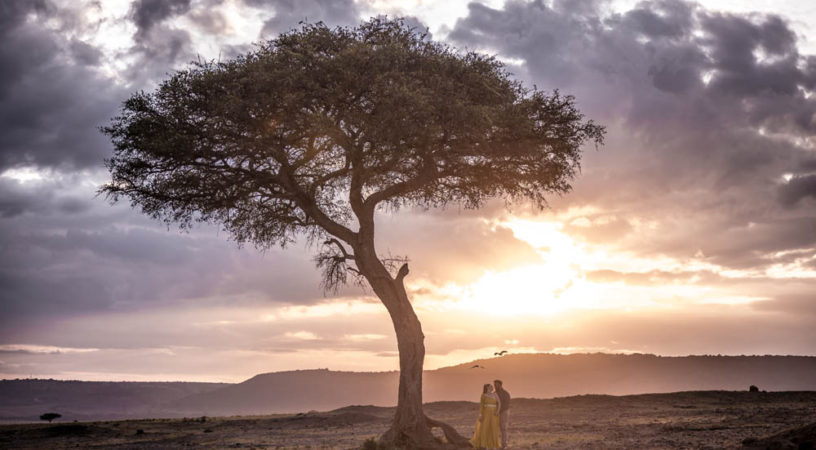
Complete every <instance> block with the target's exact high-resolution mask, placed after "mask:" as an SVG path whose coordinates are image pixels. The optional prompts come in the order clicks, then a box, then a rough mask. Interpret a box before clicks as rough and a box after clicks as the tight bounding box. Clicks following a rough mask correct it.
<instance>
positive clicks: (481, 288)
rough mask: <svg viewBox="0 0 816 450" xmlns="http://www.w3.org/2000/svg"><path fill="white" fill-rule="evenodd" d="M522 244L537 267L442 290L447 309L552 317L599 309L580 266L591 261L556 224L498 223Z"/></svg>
mask: <svg viewBox="0 0 816 450" xmlns="http://www.w3.org/2000/svg"><path fill="white" fill-rule="evenodd" d="M496 226H500V227H505V228H509V229H510V230H512V232H513V234H514V235H515V237H516V238H517V239H519V240H522V241H524V242H527V243H528V244H530V245H531V246H532V247H533V248H535V249H536V251H537V252H538V253H539V255H540V256H541V262H538V263H535V264H529V265H524V266H519V267H514V268H512V269H509V270H504V271H486V272H484V273H483V274H482V275H481V276H480V277H479V278H478V279H476V280H475V281H473V282H472V283H470V284H467V285H457V284H449V285H447V286H445V287H444V288H443V289H442V292H443V293H444V297H446V298H448V299H451V300H450V301H448V302H447V307H448V308H451V309H458V310H464V311H469V312H480V313H486V314H490V315H502V316H522V315H540V316H552V315H557V314H559V313H562V312H565V311H568V310H574V309H594V308H597V307H599V304H598V302H599V298H601V297H602V293H601V292H600V290H601V289H602V288H601V286H599V285H598V284H596V283H593V282H591V281H589V280H587V279H586V277H585V275H584V270H583V264H584V263H586V262H587V260H588V259H589V258H591V255H589V254H588V253H587V251H586V250H585V249H584V248H583V247H582V246H581V245H579V243H577V242H576V241H575V240H573V239H572V238H571V237H570V236H569V235H568V234H566V233H565V232H563V231H562V225H561V224H560V223H555V222H537V221H529V220H521V219H512V220H508V221H504V222H500V223H497V224H496Z"/></svg>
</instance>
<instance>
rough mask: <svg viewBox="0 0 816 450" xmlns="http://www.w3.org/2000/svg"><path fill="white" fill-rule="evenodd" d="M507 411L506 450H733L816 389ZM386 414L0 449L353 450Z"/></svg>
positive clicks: (171, 424)
mask: <svg viewBox="0 0 816 450" xmlns="http://www.w3.org/2000/svg"><path fill="white" fill-rule="evenodd" d="M512 405H513V406H512V410H511V424H510V431H509V437H510V447H511V448H513V449H585V448H593V449H596V448H609V449H647V448H648V449H676V448H683V449H686V448H695V449H719V448H740V447H742V445H743V442H745V443H751V442H756V440H757V439H761V438H763V437H766V436H770V435H773V434H776V433H781V432H784V431H785V430H788V429H791V428H795V427H801V426H804V425H806V424H812V423H816V392H769V393H763V392H759V393H749V392H720V391H716V392H681V393H673V394H647V395H634V396H622V397H614V396H600V395H586V396H576V397H566V398H556V399H548V400H536V399H514V400H513V404H512ZM477 409H478V408H477V405H476V404H475V403H469V402H437V403H431V404H428V405H426V413H427V414H428V415H429V416H431V417H434V418H436V419H440V420H444V421H446V422H448V423H450V424H451V425H453V426H455V427H456V428H457V429H458V430H459V432H460V433H462V434H463V435H465V436H468V437H469V436H470V434H472V432H473V425H474V423H475V420H476V417H477V415H478V413H477ZM392 413H393V409H391V408H379V407H372V406H350V407H346V408H341V409H339V410H335V411H331V412H308V413H299V414H292V415H273V416H252V417H248V416H238V417H214V418H210V417H207V418H188V419H144V420H123V421H104V422H78V423H73V422H72V423H56V422H55V423H54V424H46V423H38V424H16V425H2V426H0V448H4V449H17V448H25V449H34V448H36V449H41V448H52V449H59V448H118V449H126V448H127V449H131V448H132V449H176V448H210V449H214V448H248V449H249V448H254V449H352V448H360V447H361V446H362V445H363V443H364V442H365V441H366V440H367V439H370V438H375V437H376V436H378V435H379V434H380V433H382V432H383V431H385V429H386V428H387V427H388V423H389V418H390V416H391V414H392ZM440 436H441V433H440ZM779 448H782V447H779ZM793 448H796V447H793Z"/></svg>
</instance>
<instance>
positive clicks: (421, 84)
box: [100, 18, 604, 448]
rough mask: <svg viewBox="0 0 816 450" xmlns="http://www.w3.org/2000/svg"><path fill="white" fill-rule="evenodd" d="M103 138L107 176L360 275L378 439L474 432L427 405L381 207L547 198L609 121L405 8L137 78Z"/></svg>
mask: <svg viewBox="0 0 816 450" xmlns="http://www.w3.org/2000/svg"><path fill="white" fill-rule="evenodd" d="M102 130H103V132H105V133H106V134H107V135H109V136H110V138H111V139H112V141H113V143H114V147H115V149H114V153H113V156H112V157H111V158H110V159H109V160H107V162H106V164H107V167H108V169H109V171H110V174H111V180H110V182H109V183H107V184H105V185H104V186H103V187H101V189H100V191H101V192H103V193H105V194H106V195H107V196H108V198H109V199H110V200H111V201H112V202H116V201H118V200H120V199H121V198H123V197H124V198H128V199H129V200H130V201H131V205H132V206H134V207H139V208H141V210H142V211H143V212H144V213H146V214H147V215H149V216H152V217H154V218H158V219H163V220H165V221H167V222H168V223H178V224H179V225H180V226H181V227H182V228H188V227H190V226H191V225H192V224H193V223H194V222H197V221H201V222H210V223H216V224H219V225H220V226H222V227H223V228H224V229H225V230H226V231H227V232H228V233H229V234H230V235H231V237H232V238H234V239H235V240H236V241H238V242H239V243H244V242H249V243H252V244H254V245H256V246H258V247H262V248H264V247H270V246H274V245H285V244H287V243H289V242H291V241H293V240H294V239H296V238H297V237H298V236H302V235H306V236H308V237H309V238H310V239H311V240H312V242H313V243H317V244H318V245H317V246H316V247H317V248H318V255H317V257H316V261H317V265H318V266H319V267H320V268H321V269H322V270H323V275H324V284H325V286H326V287H327V288H332V287H335V286H337V285H339V284H342V283H345V282H347V281H348V280H349V278H350V277H352V276H354V277H359V279H360V280H362V281H363V282H364V283H366V284H367V285H368V286H370V288H371V289H372V290H373V292H374V293H375V294H376V295H377V297H378V298H379V299H380V300H381V301H382V303H383V305H385V307H386V309H387V310H388V312H389V314H390V317H391V320H392V322H393V326H394V330H395V332H396V335H397V342H398V348H399V362H400V377H399V392H398V405H397V410H396V414H395V417H394V420H393V424H392V426H391V428H390V429H389V430H388V431H387V432H386V433H385V434H384V435H383V437H382V439H383V440H384V441H387V442H391V443H398V444H401V445H405V446H408V447H411V448H432V447H436V446H439V445H440V444H438V443H437V442H436V441H435V440H434V439H433V435H432V434H431V432H430V428H432V427H442V428H443V430H444V431H445V434H446V436H447V440H448V441H449V443H450V444H449V445H451V444H453V445H469V444H468V443H467V441H466V440H465V439H463V438H461V436H459V435H458V434H457V433H456V432H455V430H453V429H452V428H451V427H449V426H447V425H445V424H443V423H440V422H437V421H435V420H432V419H430V418H428V417H426V416H425V414H424V413H423V410H422V365H423V360H424V357H425V346H424V343H423V339H424V336H423V334H422V328H421V325H420V322H419V320H418V319H417V316H416V314H415V313H414V310H413V308H412V306H411V302H410V299H409V298H408V294H407V293H406V290H405V286H404V283H403V282H404V279H405V277H406V275H408V265H407V264H402V265H401V266H399V267H397V265H393V266H390V265H389V264H388V261H385V260H384V259H382V258H381V257H380V256H379V255H378V253H377V249H376V248H375V245H374V236H375V230H374V216H375V213H377V212H378V211H382V210H383V209H384V208H398V207H401V206H415V207H416V206H418V207H422V208H431V207H441V206H444V205H446V204H449V203H456V204H459V205H462V206H464V207H466V208H478V207H479V206H481V205H482V204H484V202H485V201H486V200H488V199H490V198H495V197H500V198H503V199H505V200H506V201H525V202H532V203H533V204H535V205H537V206H538V207H544V206H545V205H546V202H545V195H549V194H562V193H566V192H567V191H568V190H569V189H570V184H569V183H570V181H571V180H572V179H573V177H574V176H575V175H576V172H577V170H578V168H579V160H580V151H581V146H582V144H584V143H585V142H588V141H589V142H594V143H595V144H596V145H598V144H599V143H601V142H602V139H603V134H604V130H603V128H602V127H600V126H598V125H596V124H594V123H593V122H592V121H585V120H584V117H583V115H582V114H581V113H580V112H579V111H578V110H577V109H576V107H575V106H574V101H573V98H572V97H570V96H562V95H560V94H559V93H558V92H557V91H555V92H554V93H551V94H547V93H545V92H542V91H540V90H537V89H535V88H533V89H528V88H525V87H524V86H522V84H521V83H520V82H518V81H515V80H513V79H512V77H511V76H510V74H509V73H508V72H507V71H506V70H505V68H504V67H503V65H502V64H501V62H499V61H497V60H496V59H495V58H494V57H491V56H486V55H483V54H479V53H474V52H460V51H458V50H456V49H453V48H451V47H449V46H446V45H444V44H441V43H438V42H434V41H432V40H431V39H429V38H428V37H427V35H425V34H423V33H420V32H418V31H417V30H415V29H413V28H410V27H408V26H407V25H406V24H405V23H404V22H403V21H402V20H400V19H396V20H389V19H386V18H375V19H371V20H370V21H368V22H365V23H362V24H361V25H359V26H357V27H353V28H348V27H347V28H328V27H326V26H325V25H323V24H322V23H318V24H310V25H304V26H302V27H301V28H300V29H297V30H293V31H290V32H288V33H285V34H282V35H280V36H279V37H278V38H276V39H274V40H272V41H269V42H266V43H264V44H260V45H258V46H257V47H256V49H255V50H253V51H251V52H249V53H247V54H245V55H243V56H239V57H237V58H235V59H233V60H229V61H226V62H205V63H201V62H199V63H193V64H192V65H191V66H190V67H188V68H187V69H185V70H181V71H178V72H175V73H174V74H172V75H170V76H169V78H168V79H166V80H165V81H163V82H162V83H161V84H160V85H159V87H158V88H157V89H156V90H155V91H153V92H148V93H145V92H140V93H136V94H133V95H132V96H131V97H130V98H129V99H127V100H126V101H125V102H124V106H123V108H122V112H121V114H120V115H119V116H118V117H116V118H114V119H113V120H112V123H111V124H110V125H109V126H107V127H104V128H102Z"/></svg>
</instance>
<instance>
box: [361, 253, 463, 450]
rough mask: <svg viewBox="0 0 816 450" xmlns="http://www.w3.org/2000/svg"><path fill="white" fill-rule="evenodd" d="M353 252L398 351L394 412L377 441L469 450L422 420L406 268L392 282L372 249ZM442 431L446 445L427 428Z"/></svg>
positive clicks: (418, 350) (419, 362)
mask: <svg viewBox="0 0 816 450" xmlns="http://www.w3.org/2000/svg"><path fill="white" fill-rule="evenodd" d="M365 250H368V249H363V248H357V249H355V254H356V256H357V258H356V259H357V262H358V267H359V268H360V269H361V270H360V271H361V272H362V273H363V275H364V276H365V277H366V279H367V280H368V282H369V284H370V285H371V287H372V289H373V290H374V293H376V294H377V296H378V297H379V298H380V300H381V301H382V302H383V304H384V305H385V307H386V308H387V309H388V313H389V315H390V316H391V322H392V323H393V324H394V331H395V332H396V335H397V348H398V350H399V361H400V377H399V394H398V397H397V412H396V414H395V415H394V421H393V422H392V424H391V428H390V429H389V430H388V431H387V432H386V433H385V434H383V436H382V437H381V440H382V441H383V442H385V443H388V444H392V445H395V446H397V447H402V448H409V449H439V448H462V447H466V448H470V446H471V445H470V442H469V441H468V440H467V439H465V438H463V437H462V436H461V435H459V433H457V432H456V430H455V429H453V427H451V426H449V425H447V424H444V423H442V422H439V421H436V420H433V419H430V418H428V417H426V416H425V413H424V412H423V410H422V366H423V363H424V361H425V344H424V339H425V335H424V334H422V325H421V324H420V323H419V319H418V318H417V316H416V313H415V312H414V308H413V306H411V302H410V301H409V300H408V294H407V293H406V292H405V287H404V285H403V282H402V280H403V278H404V277H405V276H406V275H407V274H408V265H407V264H406V265H403V266H402V267H401V268H400V270H399V274H398V275H397V277H396V278H392V277H391V275H390V273H388V270H387V269H386V268H385V267H384V266H383V265H382V263H381V262H380V260H379V259H377V258H376V254H375V253H374V252H373V249H371V250H370V251H368V252H366V251H365ZM433 427H439V428H442V430H443V432H444V434H445V437H446V440H447V441H448V443H447V444H445V443H442V442H440V441H438V440H436V438H435V437H434V436H433V433H431V428H433Z"/></svg>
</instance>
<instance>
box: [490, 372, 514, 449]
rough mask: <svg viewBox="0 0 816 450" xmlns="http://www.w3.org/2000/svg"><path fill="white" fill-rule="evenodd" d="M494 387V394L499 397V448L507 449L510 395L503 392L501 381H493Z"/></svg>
mask: <svg viewBox="0 0 816 450" xmlns="http://www.w3.org/2000/svg"><path fill="white" fill-rule="evenodd" d="M493 386H495V387H496V394H498V395H499V400H500V401H501V407H500V408H499V429H500V430H501V444H502V446H501V448H507V425H509V424H510V393H509V392H507V391H505V390H504V387H503V386H502V380H493Z"/></svg>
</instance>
